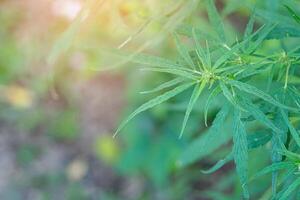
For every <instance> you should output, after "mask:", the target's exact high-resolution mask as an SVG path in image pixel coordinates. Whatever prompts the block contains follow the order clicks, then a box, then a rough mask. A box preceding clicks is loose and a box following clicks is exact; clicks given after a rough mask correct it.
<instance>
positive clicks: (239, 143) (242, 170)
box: [232, 109, 249, 199]
mask: <svg viewBox="0 0 300 200" xmlns="http://www.w3.org/2000/svg"><path fill="white" fill-rule="evenodd" d="M233 124H234V125H233V135H232V137H233V157H234V162H235V166H236V171H237V174H238V177H239V179H240V182H241V184H242V188H243V194H244V197H245V198H246V199H249V192H248V184H247V182H248V144H247V133H246V129H245V127H244V124H243V122H242V121H241V113H240V110H237V109H234V113H233Z"/></svg>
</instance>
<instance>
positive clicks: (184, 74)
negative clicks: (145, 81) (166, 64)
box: [142, 67, 198, 80]
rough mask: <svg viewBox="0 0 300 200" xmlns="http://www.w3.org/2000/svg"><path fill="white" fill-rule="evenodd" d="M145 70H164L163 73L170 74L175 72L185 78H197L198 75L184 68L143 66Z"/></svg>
mask: <svg viewBox="0 0 300 200" xmlns="http://www.w3.org/2000/svg"><path fill="white" fill-rule="evenodd" d="M142 70H143V71H154V72H162V73H168V74H174V75H178V76H181V77H184V78H188V79H192V80H197V79H198V77H197V76H195V75H193V74H192V73H191V72H188V71H184V70H182V68H159V67H149V68H143V69H142Z"/></svg>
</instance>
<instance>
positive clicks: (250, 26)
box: [244, 12, 255, 40]
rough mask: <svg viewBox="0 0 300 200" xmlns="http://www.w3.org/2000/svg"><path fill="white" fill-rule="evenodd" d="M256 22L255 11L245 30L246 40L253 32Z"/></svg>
mask: <svg viewBox="0 0 300 200" xmlns="http://www.w3.org/2000/svg"><path fill="white" fill-rule="evenodd" d="M254 22H255V12H252V14H251V16H250V19H249V21H248V23H247V26H246V29H245V32H244V40H246V39H247V38H249V37H250V35H251V33H252V32H253V27H254Z"/></svg>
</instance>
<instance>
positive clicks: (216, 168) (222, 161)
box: [201, 152, 233, 174]
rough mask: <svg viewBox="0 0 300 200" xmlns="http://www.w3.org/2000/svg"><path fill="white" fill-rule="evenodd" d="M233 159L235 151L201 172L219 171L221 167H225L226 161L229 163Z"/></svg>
mask: <svg viewBox="0 0 300 200" xmlns="http://www.w3.org/2000/svg"><path fill="white" fill-rule="evenodd" d="M232 159H233V152H230V153H229V154H228V155H227V156H226V157H225V158H224V159H221V160H219V161H218V162H217V163H216V164H215V165H214V166H212V167H211V168H209V169H207V170H201V172H202V173H204V174H210V173H213V172H215V171H217V170H218V169H220V168H221V167H223V166H224V165H225V164H226V163H228V162H229V161H231V160H232Z"/></svg>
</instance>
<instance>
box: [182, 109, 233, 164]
mask: <svg viewBox="0 0 300 200" xmlns="http://www.w3.org/2000/svg"><path fill="white" fill-rule="evenodd" d="M229 110H230V109H229V106H228V105H226V104H225V105H224V106H223V107H222V109H221V110H220V111H219V112H218V114H217V116H216V117H215V119H214V121H213V123H212V126H211V127H210V129H209V130H208V132H206V133H204V134H201V135H200V136H199V137H198V138H196V139H194V140H193V142H192V143H191V144H190V145H189V146H188V147H187V149H186V150H185V151H184V152H183V153H182V155H181V156H180V157H179V160H178V164H179V165H180V166H182V167H183V166H186V165H188V164H191V163H193V162H195V161H197V160H198V159H201V158H202V157H204V156H205V155H208V154H209V153H211V152H213V151H214V150H216V149H217V148H219V147H220V146H221V145H222V144H224V143H226V142H227V141H228V140H229V139H230V134H229V133H228V132H221V128H223V127H224V122H225V119H226V116H227V115H228V113H229Z"/></svg>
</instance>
